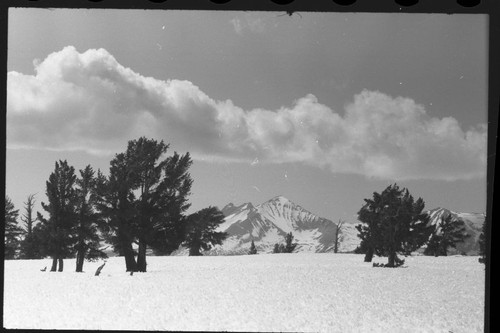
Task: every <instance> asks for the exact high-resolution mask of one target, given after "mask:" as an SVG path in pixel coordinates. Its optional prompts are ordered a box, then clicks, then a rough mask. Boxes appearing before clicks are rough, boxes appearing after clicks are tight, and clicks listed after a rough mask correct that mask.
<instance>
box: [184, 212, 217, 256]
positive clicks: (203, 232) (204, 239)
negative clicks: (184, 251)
mask: <svg viewBox="0 0 500 333" xmlns="http://www.w3.org/2000/svg"><path fill="white" fill-rule="evenodd" d="M224 218H225V216H224V214H223V213H222V212H221V211H220V210H219V209H218V208H217V207H212V206H210V207H208V208H204V209H202V210H199V211H197V212H196V213H193V214H191V215H189V216H188V217H187V221H186V241H185V244H186V246H187V247H188V248H189V255H190V256H201V255H202V254H201V252H200V250H202V249H203V250H205V251H208V250H210V249H211V248H212V246H213V245H216V244H222V241H224V239H226V237H227V233H225V232H220V231H215V230H216V229H217V227H218V226H219V225H220V224H221V223H223V222H224Z"/></svg>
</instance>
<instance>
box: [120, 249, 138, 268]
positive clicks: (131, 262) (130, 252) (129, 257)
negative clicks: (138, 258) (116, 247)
mask: <svg viewBox="0 0 500 333" xmlns="http://www.w3.org/2000/svg"><path fill="white" fill-rule="evenodd" d="M122 248H123V256H124V257H125V266H126V268H127V272H137V263H136V262H135V256H134V249H133V248H132V244H131V243H127V242H125V243H123V244H122Z"/></svg>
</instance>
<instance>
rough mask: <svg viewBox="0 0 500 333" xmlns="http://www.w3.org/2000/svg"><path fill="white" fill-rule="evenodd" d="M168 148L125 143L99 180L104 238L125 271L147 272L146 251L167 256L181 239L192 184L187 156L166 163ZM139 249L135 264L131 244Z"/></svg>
mask: <svg viewBox="0 0 500 333" xmlns="http://www.w3.org/2000/svg"><path fill="white" fill-rule="evenodd" d="M168 147H169V146H168V145H166V144H165V143H163V141H161V142H157V141H155V140H150V139H146V138H144V137H141V138H139V139H138V140H133V141H129V143H128V147H127V151H126V152H125V153H121V154H117V155H116V156H115V158H114V159H113V160H112V161H111V167H110V175H109V177H108V179H106V178H105V177H103V176H102V175H101V176H98V192H99V193H100V195H99V196H100V203H99V207H100V210H101V211H102V212H103V214H104V216H105V217H106V219H107V221H108V226H109V230H107V238H108V240H109V241H111V242H112V244H113V246H114V248H115V250H117V251H118V252H119V253H121V254H123V255H124V256H125V262H126V267H127V271H142V272H145V271H146V266H147V263H146V250H147V248H148V246H149V247H151V248H153V249H155V252H156V253H164V254H169V253H170V252H172V251H173V250H175V249H176V248H177V247H178V246H179V244H180V243H181V242H182V241H183V238H184V227H183V225H182V223H183V222H184V220H185V218H184V215H183V214H184V212H185V211H186V210H187V209H188V208H189V206H190V205H189V204H188V203H187V196H188V195H189V194H190V191H191V185H192V179H191V176H190V174H189V173H188V169H189V167H190V166H191V164H192V161H191V157H190V155H189V153H187V154H185V155H182V156H181V155H179V154H177V153H175V152H174V154H173V156H169V157H166V158H164V155H165V154H166V152H167V149H168ZM133 243H136V244H137V245H138V253H137V261H136V260H135V255H134V251H133V248H132V244H133Z"/></svg>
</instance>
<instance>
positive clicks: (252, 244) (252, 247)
mask: <svg viewBox="0 0 500 333" xmlns="http://www.w3.org/2000/svg"><path fill="white" fill-rule="evenodd" d="M248 254H257V248H256V247H255V243H254V242H253V239H252V243H251V244H250V251H248Z"/></svg>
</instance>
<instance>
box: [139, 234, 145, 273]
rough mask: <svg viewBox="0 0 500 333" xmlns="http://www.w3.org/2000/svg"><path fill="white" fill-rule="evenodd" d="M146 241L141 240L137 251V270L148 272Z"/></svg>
mask: <svg viewBox="0 0 500 333" xmlns="http://www.w3.org/2000/svg"><path fill="white" fill-rule="evenodd" d="M146 248H147V246H146V243H145V242H144V241H139V251H138V253H137V271H138V272H146V266H147V263H146Z"/></svg>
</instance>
